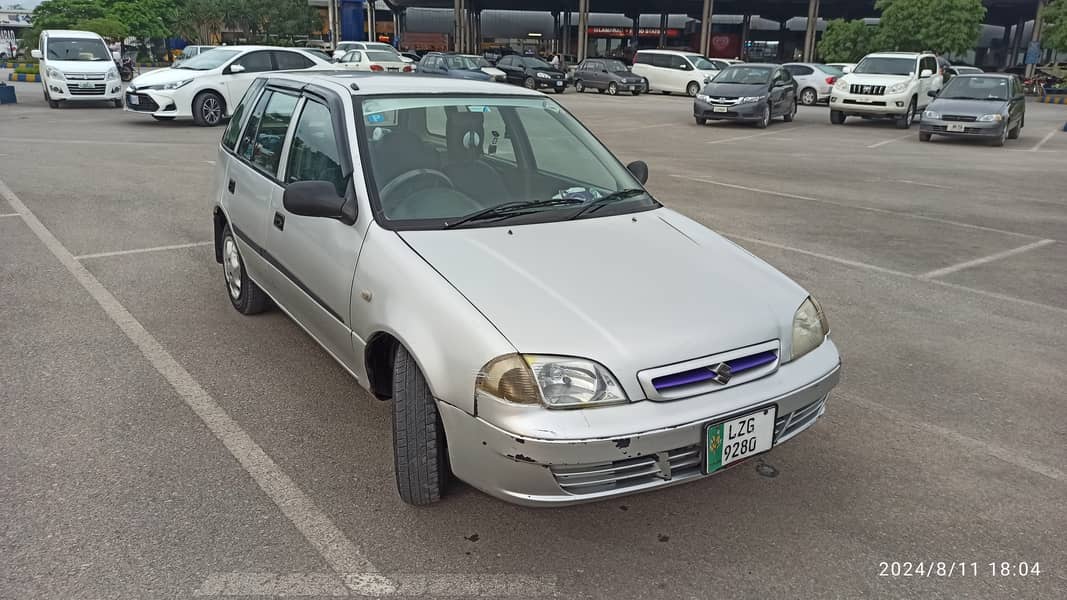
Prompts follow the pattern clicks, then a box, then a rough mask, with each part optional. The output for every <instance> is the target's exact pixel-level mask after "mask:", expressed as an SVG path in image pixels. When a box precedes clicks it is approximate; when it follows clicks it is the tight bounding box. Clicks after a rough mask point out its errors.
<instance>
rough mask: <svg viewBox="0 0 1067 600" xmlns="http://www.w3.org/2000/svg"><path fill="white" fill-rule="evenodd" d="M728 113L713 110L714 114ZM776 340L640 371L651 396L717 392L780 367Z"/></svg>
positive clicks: (682, 395)
mask: <svg viewBox="0 0 1067 600" xmlns="http://www.w3.org/2000/svg"><path fill="white" fill-rule="evenodd" d="M728 114H729V113H713V114H712V116H713V117H714V116H718V115H723V116H726V115H728ZM778 359H779V344H778V341H777V340H773V341H770V342H764V343H762V344H756V345H754V346H746V347H744V348H737V349H734V350H730V351H727V352H720V353H718V354H713V355H711V356H705V357H703V358H697V359H694V360H689V361H685V362H682V363H676V364H673V365H666V366H663V367H656V368H654V369H646V370H644V371H641V372H639V373H638V374H637V379H638V380H639V381H640V382H641V387H642V388H643V389H644V390H645V393H646V395H647V397H648V398H649V399H650V400H677V399H679V398H687V397H690V396H695V395H697V394H705V393H708V392H716V391H718V390H721V389H725V388H727V387H734V386H737V385H741V384H743V383H747V382H749V381H753V380H755V379H759V378H760V377H763V376H765V375H770V374H771V373H773V372H774V371H775V370H777V368H778Z"/></svg>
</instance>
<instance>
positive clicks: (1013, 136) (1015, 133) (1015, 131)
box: [1008, 120, 1023, 140]
mask: <svg viewBox="0 0 1067 600" xmlns="http://www.w3.org/2000/svg"><path fill="white" fill-rule="evenodd" d="M1022 131H1023V122H1022V121H1021V120H1020V121H1019V124H1018V125H1016V126H1015V127H1013V128H1012V129H1011V131H1009V132H1008V139H1009V140H1017V139H1019V134H1020V133H1022Z"/></svg>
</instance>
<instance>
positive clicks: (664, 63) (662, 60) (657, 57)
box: [652, 54, 671, 69]
mask: <svg viewBox="0 0 1067 600" xmlns="http://www.w3.org/2000/svg"><path fill="white" fill-rule="evenodd" d="M652 65H653V66H656V67H663V68H665V69H669V68H670V67H671V56H670V55H667V54H653V55H652Z"/></svg>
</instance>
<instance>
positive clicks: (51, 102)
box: [44, 90, 59, 108]
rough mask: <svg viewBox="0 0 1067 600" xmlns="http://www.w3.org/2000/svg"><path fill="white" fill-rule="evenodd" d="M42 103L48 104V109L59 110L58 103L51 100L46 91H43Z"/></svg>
mask: <svg viewBox="0 0 1067 600" xmlns="http://www.w3.org/2000/svg"><path fill="white" fill-rule="evenodd" d="M44 101H45V102H47V103H48V108H59V101H58V100H53V99H52V96H50V95H49V94H48V90H45V91H44Z"/></svg>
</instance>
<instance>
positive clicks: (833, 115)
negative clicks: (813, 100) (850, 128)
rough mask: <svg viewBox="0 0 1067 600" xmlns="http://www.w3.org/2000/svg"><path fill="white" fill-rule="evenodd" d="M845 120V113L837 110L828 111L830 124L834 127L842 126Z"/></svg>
mask: <svg viewBox="0 0 1067 600" xmlns="http://www.w3.org/2000/svg"><path fill="white" fill-rule="evenodd" d="M845 118H846V117H845V113H843V112H841V111H839V110H831V111H830V123H833V124H834V125H844V124H845Z"/></svg>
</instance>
